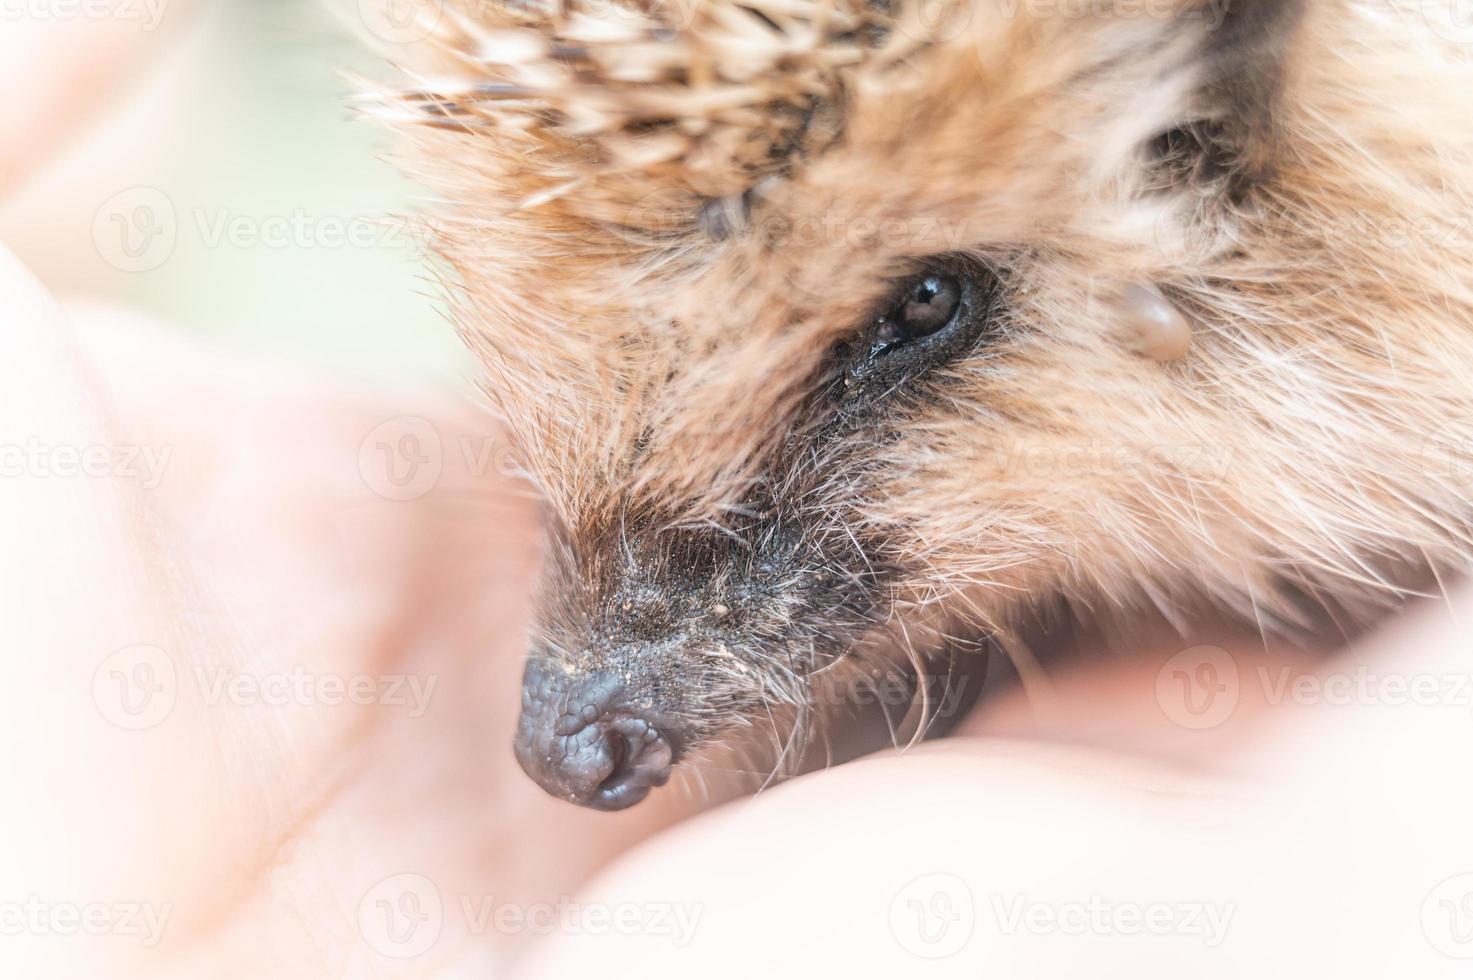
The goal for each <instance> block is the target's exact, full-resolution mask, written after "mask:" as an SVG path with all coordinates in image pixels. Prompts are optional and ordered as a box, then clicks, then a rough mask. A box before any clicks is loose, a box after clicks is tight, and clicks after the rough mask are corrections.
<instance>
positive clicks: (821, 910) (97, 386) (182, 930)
mask: <svg viewBox="0 0 1473 980" xmlns="http://www.w3.org/2000/svg"><path fill="white" fill-rule="evenodd" d="M0 310H4V311H5V313H4V324H5V329H4V330H3V331H0V446H4V447H7V448H6V452H7V453H8V455H7V456H6V457H5V458H4V459H3V460H0V463H4V465H5V466H6V470H5V475H4V477H3V478H0V513H3V514H5V515H6V516H7V517H9V518H10V519H9V520H7V521H6V522H4V532H3V539H0V623H3V624H4V625H5V630H6V634H7V639H8V641H9V642H8V643H7V644H6V646H5V656H6V661H7V676H6V683H5V684H4V685H3V686H0V691H3V694H0V726H3V728H0V731H3V734H4V735H5V736H6V737H7V744H8V745H10V746H11V751H10V752H9V753H7V754H8V756H9V757H10V761H11V769H12V772H11V774H10V778H9V779H7V780H5V781H4V782H3V783H0V787H3V788H0V793H3V794H4V795H5V797H6V798H5V801H4V803H5V809H4V812H5V813H6V819H5V823H4V827H5V830H6V831H7V832H6V833H5V835H4V837H3V840H4V842H5V843H4V844H3V845H0V868H4V876H3V881H0V885H3V890H0V929H3V932H4V941H3V943H0V972H3V974H4V975H5V976H36V977H53V976H55V977H62V976H68V977H69V976H87V977H96V976H115V977H150V978H173V977H179V978H194V977H212V978H214V977H218V978H231V977H242V978H244V977H251V978H257V977H263V976H272V977H277V978H283V980H292V978H297V977H302V978H319V977H323V976H339V975H345V976H366V977H368V976H371V977H379V976H383V977H401V976H403V977H433V978H452V977H461V976H488V975H489V976H502V975H522V976H529V977H562V976H601V975H613V976H620V975H628V974H630V973H631V972H632V971H633V970H634V969H638V970H639V972H640V975H643V976H666V975H670V976H674V975H680V976H709V975H741V976H750V975H753V974H763V973H768V974H776V975H784V976H786V975H818V976H827V975H840V974H842V973H845V972H848V973H854V974H858V975H862V976H868V975H880V974H883V975H900V976H918V975H928V974H942V975H957V976H967V977H978V976H1029V977H1055V976H1057V977H1074V976H1081V975H1089V976H1127V975H1128V976H1132V977H1153V976H1161V977H1179V976H1182V975H1191V976H1206V977H1219V976H1221V977H1235V976H1254V977H1258V976H1286V977H1303V976H1341V977H1352V978H1353V977H1368V978H1369V977H1381V976H1387V975H1405V976H1417V977H1436V976H1444V975H1445V976H1455V975H1456V976H1462V975H1465V971H1466V969H1467V964H1468V961H1467V960H1466V959H1459V957H1461V956H1470V955H1473V918H1468V917H1460V916H1464V913H1465V912H1467V911H1473V899H1470V898H1469V897H1468V896H1469V895H1470V893H1473V879H1467V880H1466V881H1463V880H1460V879H1459V878H1458V877H1457V876H1459V875H1464V874H1469V873H1473V839H1470V837H1469V835H1468V833H1467V827H1468V826H1469V825H1470V817H1473V789H1470V784H1469V780H1468V779H1467V777H1466V773H1467V763H1466V759H1467V756H1468V751H1467V750H1468V748H1469V747H1470V744H1473V691H1466V690H1462V689H1461V687H1460V684H1459V678H1464V679H1466V678H1467V677H1468V675H1469V673H1470V671H1473V663H1470V658H1469V655H1468V645H1467V641H1466V624H1467V623H1468V622H1469V621H1470V617H1473V596H1469V595H1468V594H1467V593H1466V591H1465V590H1462V591H1460V590H1459V589H1457V588H1453V589H1452V590H1451V595H1450V596H1449V597H1448V599H1447V601H1445V602H1442V601H1429V602H1424V603H1421V604H1419V605H1418V606H1416V607H1415V608H1414V609H1413V610H1412V612H1410V613H1409V614H1407V615H1405V616H1403V617H1402V618H1400V619H1399V620H1398V621H1396V622H1394V623H1393V624H1392V625H1391V626H1390V628H1389V630H1388V631H1387V632H1384V633H1381V634H1378V635H1377V636H1376V637H1374V638H1372V639H1370V640H1367V641H1365V642H1363V643H1361V644H1358V645H1357V646H1356V648H1355V649H1354V650H1352V651H1350V652H1348V653H1346V654H1344V655H1342V657H1340V658H1339V659H1336V660H1332V661H1329V662H1326V663H1320V664H1315V665H1313V666H1312V667H1310V668H1309V669H1310V670H1312V671H1313V672H1314V673H1313V674H1310V675H1309V677H1310V680H1309V681H1307V682H1306V683H1304V684H1303V685H1302V686H1301V687H1297V688H1289V687H1284V684H1286V683H1288V679H1287V678H1285V677H1284V676H1282V675H1280V673H1279V667H1280V665H1281V664H1282V663H1283V662H1284V656H1285V655H1284V654H1283V652H1282V651H1279V650H1277V649H1273V650H1264V649H1263V648H1262V647H1259V646H1255V645H1254V644H1252V643H1243V644H1231V645H1230V646H1229V648H1228V649H1227V650H1225V651H1224V654H1223V655H1224V656H1226V657H1229V658H1230V659H1229V660H1228V661H1227V664H1228V665H1229V666H1230V668H1231V670H1232V671H1234V672H1235V673H1236V676H1237V677H1238V679H1239V687H1238V691H1237V694H1236V697H1234V698H1232V699H1231V700H1230V701H1229V702H1227V703H1228V705H1229V707H1231V708H1232V710H1231V713H1230V716H1225V717H1223V718H1222V719H1220V721H1221V723H1220V724H1216V725H1212V726H1211V727H1206V728H1201V729H1199V728H1197V727H1195V726H1198V725H1200V724H1203V723H1204V720H1203V716H1201V715H1194V714H1192V713H1191V711H1190V710H1186V711H1185V713H1184V702H1182V701H1180V700H1175V698H1176V697H1178V695H1176V694H1174V693H1173V692H1176V691H1179V690H1180V691H1183V692H1185V691H1186V690H1188V689H1187V688H1178V687H1176V686H1174V685H1175V684H1176V681H1177V680H1179V679H1180V677H1179V676H1178V674H1180V675H1181V676H1185V677H1186V678H1187V679H1188V680H1190V679H1191V678H1192V677H1194V676H1201V675H1198V674H1196V673H1195V671H1196V670H1197V669H1198V668H1200V667H1201V665H1202V663H1204V662H1206V661H1204V660H1202V658H1201V657H1198V658H1197V659H1192V658H1188V659H1187V660H1185V661H1174V662H1173V663H1175V664H1176V665H1177V666H1178V667H1180V671H1178V670H1177V667H1173V666H1171V665H1166V661H1167V659H1168V658H1170V657H1171V656H1173V655H1175V654H1177V653H1178V652H1180V651H1181V648H1182V646H1184V644H1177V645H1176V646H1170V645H1169V644H1168V645H1164V646H1162V647H1160V648H1159V649H1157V648H1152V649H1147V650H1142V651H1140V652H1139V656H1138V657H1135V658H1130V659H1125V660H1119V661H1111V662H1109V663H1102V664H1100V665H1099V666H1097V667H1091V668H1089V669H1087V670H1079V671H1074V672H1071V673H1069V674H1067V675H1065V676H1061V677H1058V678H1055V680H1054V683H1053V686H1052V689H1051V690H1045V691H1038V690H1035V691H1034V698H1033V699H1032V700H1031V701H1028V700H1024V699H1022V698H1021V697H1020V698H1018V699H1016V700H1015V701H1013V702H1011V703H1004V704H999V705H996V706H994V707H993V709H991V710H990V711H989V712H987V713H986V714H984V715H983V716H981V717H978V718H975V719H973V720H972V721H971V722H970V723H969V724H968V725H967V726H966V727H965V728H964V730H963V731H962V732H961V733H960V734H959V735H958V736H957V737H954V738H952V739H950V740H948V741H945V742H943V743H939V744H936V745H931V746H926V747H923V748H922V749H919V750H916V751H912V752H907V753H888V754H884V755H881V756H877V757H872V758H869V759H865V760H861V761H859V762H857V763H851V764H849V765H846V766H843V767H839V768H837V769H834V770H832V771H829V772H825V773H819V774H816V775H812V776H808V777H804V778H802V779H800V780H797V781H795V782H793V783H791V784H789V785H787V786H784V787H781V788H779V789H777V790H774V791H771V792H767V793H764V794H761V795H760V796H758V797H757V798H756V799H755V800H751V801H747V802H736V803H733V804H730V805H727V806H724V807H720V808H717V809H715V810H712V811H711V812H707V813H704V814H703V815H698V814H699V811H702V810H706V809H708V803H707V801H706V800H704V799H701V798H699V797H698V796H695V795H691V794H690V793H688V792H686V791H685V790H684V789H682V788H681V787H679V786H672V787H670V788H668V789H666V790H665V791H662V792H657V793H656V794H655V795H654V796H652V797H651V799H650V800H649V801H647V802H646V803H644V804H642V805H640V806H638V807H635V808H634V809H633V810H631V811H628V812H625V813H621V814H615V815H611V814H601V813H592V812H587V811H581V810H578V809H575V808H573V807H571V806H569V805H567V804H563V803H560V802H558V801H555V800H552V799H550V798H548V797H546V796H544V795H543V794H542V793H541V791H540V790H538V789H537V788H536V787H535V786H533V785H532V784H531V783H530V781H529V780H527V779H526V778H525V777H524V776H523V775H522V774H521V773H520V772H519V771H518V770H517V768H516V764H515V762H514V761H513V759H512V755H511V752H510V749H509V743H510V736H511V730H512V726H513V724H514V721H515V714H516V711H517V707H518V704H517V684H518V678H519V674H520V669H521V666H520V656H521V650H522V642H523V635H524V630H525V625H526V621H527V617H528V596H529V590H530V586H531V580H532V575H533V571H534V568H535V562H536V534H537V528H536V508H535V504H534V502H533V501H532V500H531V499H530V498H529V496H528V495H527V493H526V491H525V489H524V488H523V487H522V485H521V484H519V483H518V482H517V481H516V480H515V479H514V478H513V477H512V476H509V475H507V474H506V473H504V472H502V470H503V469H504V467H501V466H498V465H496V462H495V461H496V460H497V459H498V456H497V452H496V447H497V445H498V443H497V442H496V436H495V435H494V428H493V427H492V426H491V425H490V423H489V421H488V419H487V417H486V415H485V414H484V413H483V412H481V411H480V410H479V409H478V408H477V407H476V406H475V405H474V404H473V403H471V402H470V401H469V400H462V399H458V398H454V397H450V396H446V395H443V394H440V393H435V392H417V393H416V392H410V393H403V392H399V393H396V392H384V391H365V390H359V389H355V388H351V387H347V386H344V385H342V384H339V383H336V382H332V381H330V380H326V379H324V378H321V377H317V376H314V375H311V374H308V373H305V372H298V371H296V370H293V369H290V368H283V367H282V366H281V365H276V364H266V363H261V362H257V361H247V360H243V359H240V358H236V357H230V356H227V355H224V354H220V353H218V352H212V351H209V350H205V349H201V348H199V347H196V346H193V345H191V344H190V343H188V342H186V341H184V340H182V339H181V337H180V335H179V334H178V333H177V332H175V331H172V330H170V329H169V328H166V327H159V326H157V325H153V324H149V323H146V322H143V321H140V320H138V319H136V318H132V317H129V316H127V315H125V314H121V313H118V312H115V311H97V310H93V311H72V312H66V311H63V310H62V309H61V308H60V307H59V306H58V305H57V304H56V302H55V301H54V299H53V298H52V297H50V296H49V295H48V294H47V293H46V291H45V290H44V289H43V288H42V287H40V286H39V285H38V284H37V283H35V282H34V281H33V280H31V279H30V278H29V276H28V275H27V273H26V272H25V271H24V269H23V268H22V267H21V266H20V264H19V263H18V262H16V261H15V260H14V259H12V258H11V257H10V256H8V255H5V256H4V257H3V258H0ZM404 416H412V417H414V418H417V419H421V420H424V421H425V423H426V424H427V425H429V426H431V427H432V431H433V432H434V433H435V435H436V436H437V437H438V439H439V440H440V445H441V447H442V453H441V460H442V463H443V472H442V473H441V475H440V477H439V478H438V480H437V481H434V483H433V486H431V487H429V488H428V489H427V490H426V491H425V492H424V493H422V494H420V495H417V496H413V497H412V498H411V499H402V500H399V499H387V498H386V495H387V497H392V496H395V495H401V496H402V495H403V494H401V493H400V492H399V490H398V489H395V487H396V485H395V484H394V483H393V482H392V481H390V482H389V483H385V482H384V476H385V472H384V471H383V470H381V469H376V468H375V467H376V465H378V464H377V463H376V460H378V459H380V456H379V455H378V450H377V447H378V446H379V445H380V444H381V442H382V440H384V439H387V440H388V442H387V444H388V445H390V446H400V445H402V444H401V443H398V442H396V441H395V440H396V439H397V438H399V436H401V435H402V432H401V431H400V430H396V429H390V430H384V429H381V428H380V426H381V424H382V423H384V422H386V421H387V420H391V419H396V418H402V417H404ZM411 424H412V425H418V423H411ZM413 431H414V432H416V433H418V434H419V435H423V432H424V430H423V429H422V428H417V429H414V430H413ZM488 443H489V447H488ZM416 445H418V446H420V447H421V448H422V447H423V443H422V442H421V443H417V444H416ZM466 447H469V451H466ZM69 449H74V450H75V451H76V452H75V456H73V455H69V454H68V450H69ZM488 459H489V460H491V461H492V462H491V464H490V465H485V461H486V460H488ZM82 460H89V461H90V462H89V463H88V465H89V466H90V467H91V470H90V474H91V475H89V474H88V473H87V472H82V470H81V468H82V462H81V461H82ZM139 645H143V647H142V648H141V652H140V647H139ZM120 651H121V653H120ZM1204 656H1208V657H1209V658H1210V656H1215V655H1204ZM140 665H143V666H145V667H146V668H147V670H145V671H143V672H141V673H140V672H139V669H138V668H139V666H140ZM1217 666H1218V667H1222V663H1221V662H1218V664H1217ZM1298 669H1299V668H1296V671H1297V670H1298ZM170 671H172V675H171V674H170V673H169V672H170ZM1316 675H1317V676H1318V677H1320V678H1322V679H1324V681H1325V683H1324V684H1316V683H1314V680H1313V678H1314V677H1315V676H1316ZM1221 676H1223V674H1222V672H1221V671H1219V672H1218V673H1217V674H1213V675H1211V677H1214V678H1216V677H1221ZM355 685H356V686H355ZM1342 689H1343V691H1345V692H1348V694H1347V696H1346V697H1341V692H1342ZM1295 691H1297V692H1298V696H1296V695H1295V694H1294V693H1292V692H1295ZM1367 692H1369V693H1367ZM1419 692H1420V693H1419ZM145 695H147V697H146V696H145ZM1179 696H1181V697H1184V696H1185V694H1184V693H1183V694H1181V695H1179ZM1460 698H1465V699H1469V703H1460ZM1218 703H1219V704H1221V703H1223V702H1218ZM1198 707H1200V705H1198ZM1208 720H1211V719H1208ZM691 817H694V818H693V819H685V818H691ZM682 820H683V821H684V822H681V823H680V824H679V826H675V827H672V826H671V825H672V824H675V823H676V822H677V821H682ZM436 899H438V902H439V909H438V912H436V911H435V907H434V902H435V900H436ZM416 903H417V904H416ZM1465 906H1466V907H1465ZM1464 929H1467V930H1470V931H1469V933H1468V934H1465V933H1464V931H1462V930H1464ZM952 947H955V948H954V949H953V948H952ZM948 952H949V953H951V954H952V955H950V956H947V957H944V958H937V957H938V955H939V954H941V953H948Z"/></svg>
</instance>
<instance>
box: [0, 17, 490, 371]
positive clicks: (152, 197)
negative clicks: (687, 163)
mask: <svg viewBox="0 0 1473 980" xmlns="http://www.w3.org/2000/svg"><path fill="white" fill-rule="evenodd" d="M167 2H168V4H169V5H168V6H166V7H164V8H162V10H163V16H162V17H161V18H160V22H161V23H162V24H163V27H164V28H167V30H164V29H159V30H158V35H159V40H158V41H157V42H156V43H155V42H152V41H150V43H149V44H148V46H147V50H146V51H145V53H144V54H143V55H142V56H141V57H140V58H139V61H138V67H137V69H136V70H135V71H133V72H131V73H130V77H129V82H128V84H127V85H126V86H125V87H120V88H119V91H118V92H116V93H110V94H109V99H108V103H107V105H106V106H105V111H103V112H102V113H100V114H98V115H97V116H95V117H94V120H93V122H92V123H91V124H90V125H88V126H87V127H85V131H84V132H83V134H82V135H81V136H79V137H73V138H71V139H70V140H69V141H68V142H67V143H66V144H65V145H64V146H63V147H62V148H61V150H60V151H59V152H57V153H54V154H52V155H51V156H50V157H49V159H48V162H47V163H46V165H45V166H44V167H42V168H40V170H39V171H38V172H37V173H35V174H34V175H33V176H31V177H30V178H29V179H28V180H27V181H26V182H25V183H24V184H23V185H22V186H21V188H20V190H19V191H18V192H17V193H15V194H12V195H11V196H10V197H8V198H6V199H5V200H3V201H0V241H3V242H4V243H5V245H6V247H8V248H9V249H11V250H12V251H14V252H15V253H16V254H17V255H19V257H20V259H21V260H22V261H23V262H24V263H25V264H26V265H28V266H29V267H30V268H31V269H32V270H33V271H34V272H35V273H36V274H37V275H38V276H39V277H40V278H41V279H42V280H43V281H44V282H45V283H46V284H47V285H48V286H49V287H50V288H51V289H52V291H53V292H54V293H56V294H57V295H59V296H61V297H62V298H63V299H65V300H68V301H73V302H76V301H81V302H87V301H101V302H103V303H107V304H111V305H124V306H128V307H130V308H134V309H138V310H140V311H143V312H145V313H149V314H152V315H155V316H157V317H159V318H162V319H164V320H167V321H169V322H171V323H173V324H176V325H178V326H179V327H181V328H183V329H186V330H188V331H190V332H192V333H195V334H197V335H199V336H202V337H204V338H207V339H209V340H210V342H212V343H214V344H217V345H220V346H224V347H227V348H233V349H241V350H254V351H270V352H273V353H278V354H281V355H284V356H286V357H288V358H291V359H293V360H305V361H309V362H313V363H316V364H319V365H321V366H324V367H326V368H328V369H329V370H331V371H333V372H335V373H340V374H346V375H350V376H356V377H362V378H368V379H376V380H393V381H395V382H406V381H424V380H434V381H436V382H442V381H443V382H452V383H453V382H456V381H459V380H463V379H465V378H468V377H469V376H470V374H471V370H472V369H471V366H470V364H469V361H468V358H467V357H466V355H465V354H464V353H463V351H462V349H461V347H460V345H459V342H458V341H457V339H456V338H455V336H454V334H453V332H452V330H451V329H450V327H449V326H448V324H447V323H446V322H445V320H444V319H443V317H442V316H441V315H440V313H439V312H438V308H439V304H438V302H437V300H436V298H435V297H436V294H437V292H438V289H437V287H436V285H435V283H434V282H433V280H432V278H431V276H430V263H429V261H428V260H427V258H426V257H425V256H424V255H423V254H422V249H421V248H420V247H419V245H418V244H417V242H416V237H415V236H414V235H413V234H412V233H411V231H410V230H409V228H408V227H407V226H406V224H405V222H404V221H403V220H402V217H401V216H403V215H405V214H409V213H413V212H414V211H415V210H416V208H417V207H418V206H419V204H420V203H421V198H420V197H419V191H418V189H417V188H416V187H415V186H414V185H412V184H411V183H409V182H408V181H406V180H404V179H402V178H401V177H400V176H399V175H398V174H397V172H396V170H395V168H394V167H393V166H392V165H391V164H390V163H388V162H386V160H385V159H384V157H385V155H386V154H387V152H388V151H389V150H390V149H391V146H392V140H391V138H390V136H389V134H388V133H387V132H386V131H385V130H383V129H382V128H381V127H380V126H378V125H377V124H375V123H374V122H372V121H370V120H366V119H363V118H361V117H359V116H357V115H356V114H355V113H354V112H353V111H352V109H351V107H350V105H349V103H350V99H351V96H352V95H353V94H354V92H355V85H354V83H353V82H352V81H351V80H350V78H349V77H348V76H349V74H350V73H353V72H361V73H362V74H365V75H370V76H376V77H383V75H384V70H383V68H382V64H383V59H382V58H381V57H380V56H379V55H377V54H374V53H373V52H370V51H369V50H367V48H366V46H365V45H364V44H363V43H362V41H361V40H360V39H359V38H357V37H355V36H354V35H353V34H352V32H351V30H350V29H349V25H347V24H344V23H339V22H338V21H337V20H336V19H335V18H334V17H333V15H332V14H331V13H330V12H328V11H327V10H326V9H325V8H324V6H323V4H322V2H321V0H167ZM138 9H139V10H140V11H141V10H142V6H141V4H140V6H139V8H138ZM139 30H150V31H151V30H153V28H152V27H150V26H149V25H147V24H143V23H140V24H139ZM17 95H18V93H11V96H12V97H16V96H17ZM171 226H172V235H170V234H168V232H169V229H170V227H171ZM124 246H127V249H125V250H123V251H120V249H123V248H124Z"/></svg>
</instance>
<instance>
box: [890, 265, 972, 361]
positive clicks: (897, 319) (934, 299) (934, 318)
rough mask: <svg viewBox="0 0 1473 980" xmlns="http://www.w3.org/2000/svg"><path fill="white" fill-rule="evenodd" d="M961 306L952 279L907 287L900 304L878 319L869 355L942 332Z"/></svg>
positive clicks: (923, 281)
mask: <svg viewBox="0 0 1473 980" xmlns="http://www.w3.org/2000/svg"><path fill="white" fill-rule="evenodd" d="M961 305H962V285H961V283H960V282H958V281H957V280H956V277H955V276H949V275H940V274H932V275H927V276H922V277H921V278H919V279H917V280H915V281H913V282H911V283H909V284H908V285H907V286H906V287H905V289H904V294H903V295H902V296H901V298H900V301H899V302H898V303H896V304H895V306H894V307H893V308H891V310H890V311H889V312H888V313H886V314H885V315H884V316H882V317H880V320H879V323H878V324H877V325H876V328H875V336H874V344H873V347H872V349H871V351H870V353H871V355H875V354H880V353H884V352H885V351H886V350H889V349H890V348H892V347H895V346H896V345H898V344H904V343H908V342H909V341H912V340H919V339H920V338H922V337H929V336H930V335H931V334H933V333H936V332H937V331H938V330H942V329H944V328H945V327H946V326H947V325H948V324H949V323H951V321H952V320H954V319H956V315H957V312H958V311H959V310H960V309H961Z"/></svg>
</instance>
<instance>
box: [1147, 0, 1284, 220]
mask: <svg viewBox="0 0 1473 980" xmlns="http://www.w3.org/2000/svg"><path fill="white" fill-rule="evenodd" d="M1305 7H1306V0H1203V2H1202V3H1200V4H1199V5H1198V6H1197V7H1195V8H1193V9H1195V10H1196V11H1197V12H1198V13H1199V15H1201V16H1205V17H1206V18H1207V19H1208V21H1209V30H1208V32H1207V35H1206V40H1205V43H1204V46H1203V48H1202V49H1201V57H1202V59H1203V62H1204V64H1203V66H1202V79H1203V87H1202V89H1201V97H1200V99H1199V100H1198V103H1197V105H1196V107H1195V111H1194V113H1193V114H1192V117H1191V118H1190V119H1189V120H1188V121H1186V122H1184V123H1183V124H1182V125H1180V126H1177V127H1175V128H1173V129H1171V130H1168V131H1167V132H1165V133H1162V134H1161V135H1160V136H1158V137H1157V138H1156V142H1155V145H1154V150H1155V152H1156V154H1157V155H1158V156H1159V158H1160V159H1161V160H1162V162H1163V164H1164V165H1165V166H1166V169H1167V170H1168V172H1169V173H1170V174H1171V175H1172V176H1173V177H1174V178H1176V179H1179V180H1184V181H1188V180H1189V181H1192V182H1195V183H1203V184H1208V183H1218V184H1221V185H1222V186H1223V188H1224V190H1225V191H1226V192H1227V194H1228V195H1229V196H1230V197H1231V198H1233V199H1234V200H1240V199H1241V198H1242V197H1244V196H1245V195H1246V194H1247V193H1248V192H1249V191H1250V190H1251V189H1252V187H1253V186H1254V185H1255V184H1257V183H1259V182H1261V181H1262V180H1264V179H1265V178H1267V177H1269V176H1270V175H1271V174H1272V173H1273V170H1274V164H1275V161H1276V159H1277V158H1278V156H1279V152H1280V146H1281V140H1280V138H1279V128H1278V127H1279V122H1278V120H1279V106H1280V104H1281V101H1282V97H1283V91H1284V85H1285V79H1286V76H1287V73H1288V62H1289V56H1290V52H1291V49H1292V47H1293V44H1294V40H1295V37H1296V35H1297V34H1298V30H1299V26H1300V23H1301V22H1302V20H1303V19H1304V9H1305Z"/></svg>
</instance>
